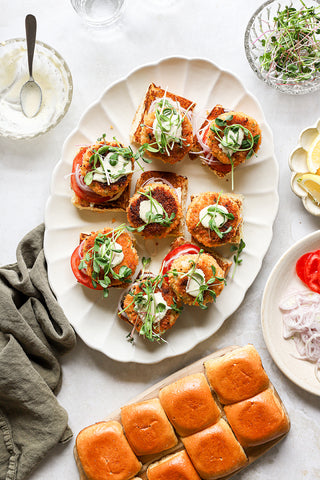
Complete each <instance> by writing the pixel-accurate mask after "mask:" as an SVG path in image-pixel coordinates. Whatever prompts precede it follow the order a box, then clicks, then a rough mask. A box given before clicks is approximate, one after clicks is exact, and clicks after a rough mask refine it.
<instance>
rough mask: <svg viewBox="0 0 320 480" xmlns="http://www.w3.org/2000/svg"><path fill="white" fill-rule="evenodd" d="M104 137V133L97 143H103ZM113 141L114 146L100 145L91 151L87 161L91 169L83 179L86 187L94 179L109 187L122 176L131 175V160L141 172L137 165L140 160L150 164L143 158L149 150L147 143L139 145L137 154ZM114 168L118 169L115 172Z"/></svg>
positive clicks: (115, 140) (149, 161)
mask: <svg viewBox="0 0 320 480" xmlns="http://www.w3.org/2000/svg"><path fill="white" fill-rule="evenodd" d="M105 137H106V134H105V133H104V134H103V135H102V136H101V137H100V138H98V139H97V141H98V142H102V141H105ZM113 140H114V142H115V143H116V146H112V145H108V144H105V145H103V144H102V145H100V146H99V148H97V149H92V155H91V157H90V159H89V162H90V166H91V169H90V171H89V172H87V174H86V175H85V177H84V182H85V184H86V185H91V183H92V181H93V180H95V178H99V179H101V180H99V181H102V182H103V183H107V184H108V185H110V184H111V183H114V182H116V181H117V180H119V178H121V177H123V176H124V175H129V174H131V173H133V169H132V168H130V167H131V162H132V160H134V162H136V163H137V164H138V166H139V167H140V168H141V170H143V167H142V165H141V164H140V163H139V160H140V159H141V160H143V161H144V162H145V163H151V160H149V159H147V158H144V156H143V154H144V152H145V151H146V150H149V149H150V145H149V144H148V143H146V144H144V145H141V146H140V147H139V149H138V150H137V152H135V153H134V152H133V150H132V148H131V147H130V146H129V147H122V146H121V144H120V143H119V141H118V140H117V139H116V138H115V137H113ZM106 160H107V161H106ZM115 167H118V168H116V170H115Z"/></svg>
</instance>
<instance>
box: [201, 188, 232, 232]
mask: <svg viewBox="0 0 320 480" xmlns="http://www.w3.org/2000/svg"><path fill="white" fill-rule="evenodd" d="M220 197H221V193H219V196H218V198H217V201H216V203H215V205H210V206H209V207H208V209H207V212H206V214H205V215H204V216H203V217H202V218H200V219H199V222H198V223H197V225H196V227H198V226H199V225H200V223H201V222H202V220H203V219H204V218H205V217H207V216H209V217H210V220H209V228H210V230H212V231H213V232H215V233H216V234H217V235H218V237H219V238H220V239H222V238H223V237H224V236H225V235H227V233H229V232H231V230H232V226H231V225H230V227H228V228H227V229H226V230H221V227H223V226H224V225H225V224H226V223H227V221H228V220H234V215H233V213H229V212H225V211H224V210H223V209H222V208H221V206H219V200H220ZM217 215H221V216H222V217H223V223H222V224H221V225H219V226H218V225H217V223H216V218H217Z"/></svg>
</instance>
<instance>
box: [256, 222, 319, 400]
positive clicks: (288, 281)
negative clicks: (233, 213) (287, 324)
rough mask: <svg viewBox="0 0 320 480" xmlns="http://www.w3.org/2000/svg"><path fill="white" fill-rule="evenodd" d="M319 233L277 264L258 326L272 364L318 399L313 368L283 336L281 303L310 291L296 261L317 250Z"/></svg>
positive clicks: (267, 285) (267, 290)
mask: <svg viewBox="0 0 320 480" xmlns="http://www.w3.org/2000/svg"><path fill="white" fill-rule="evenodd" d="M319 245H320V230H317V231H316V232H313V233H311V234H310V235H307V236H306V237H304V238H302V239H301V240H299V241H298V242H296V243H295V244H294V245H292V247H290V248H289V249H288V250H287V251H286V252H285V253H284V254H283V255H282V256H281V258H280V259H279V260H278V262H277V263H276V265H275V266H274V268H273V270H272V272H271V273H270V275H269V278H268V281H267V283H266V286H265V289H264V293H263V298H262V303H261V324H262V331H263V336H264V340H265V342H266V345H267V348H268V350H269V353H270V355H271V357H272V358H273V360H274V362H275V363H276V364H277V365H278V367H279V368H280V370H281V371H282V372H283V373H284V375H286V376H287V377H288V378H289V379H290V380H291V381H292V382H294V383H295V384H296V385H298V386H299V387H301V388H303V389H304V390H306V391H307V392H310V393H313V394H314V395H319V396H320V382H319V381H318V380H317V378H316V376H315V370H314V368H315V367H314V364H313V363H311V362H308V361H306V360H300V359H299V358H297V357H298V352H297V349H296V346H295V343H294V340H293V339H290V340H285V339H284V338H283V334H282V325H283V321H282V315H281V311H280V310H279V305H280V303H281V301H282V300H283V299H284V298H285V297H286V296H288V295H289V294H290V293H292V292H295V291H310V290H308V288H307V287H306V286H305V285H304V284H303V283H302V281H301V280H300V279H299V278H298V276H297V274H296V271H295V270H296V268H295V267H296V262H297V260H298V259H299V258H300V257H301V255H303V254H304V253H307V252H312V251H313V250H318V249H319Z"/></svg>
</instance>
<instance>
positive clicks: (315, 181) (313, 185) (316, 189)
mask: <svg viewBox="0 0 320 480" xmlns="http://www.w3.org/2000/svg"><path fill="white" fill-rule="evenodd" d="M297 181H298V183H299V185H300V186H301V187H302V188H304V190H306V192H308V193H309V195H310V196H311V197H312V199H313V200H314V201H315V202H316V203H317V204H318V205H320V175H314V174H312V173H304V174H303V175H301V177H299V178H298V179H297Z"/></svg>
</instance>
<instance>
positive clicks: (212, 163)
mask: <svg viewBox="0 0 320 480" xmlns="http://www.w3.org/2000/svg"><path fill="white" fill-rule="evenodd" d="M209 128H210V125H209V126H208V128H207V130H206V131H205V132H204V134H203V137H202V140H203V142H204V143H206V140H207V136H208V133H209ZM204 156H205V157H206V154H204ZM206 158H207V157H206ZM207 163H208V166H209V167H210V168H212V169H213V170H216V171H217V172H220V173H224V174H227V173H230V172H231V170H232V165H231V164H229V163H222V162H220V160H218V159H217V158H216V157H213V158H207Z"/></svg>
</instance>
